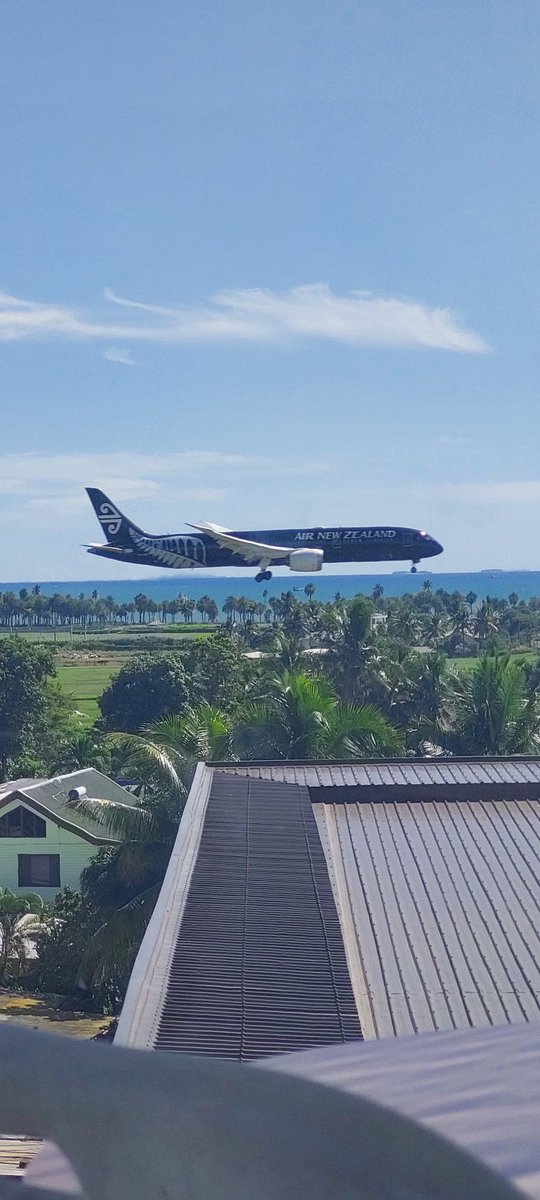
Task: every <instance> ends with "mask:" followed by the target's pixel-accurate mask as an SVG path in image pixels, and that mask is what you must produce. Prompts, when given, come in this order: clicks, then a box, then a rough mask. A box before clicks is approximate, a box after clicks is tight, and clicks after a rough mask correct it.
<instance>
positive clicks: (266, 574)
mask: <svg viewBox="0 0 540 1200" xmlns="http://www.w3.org/2000/svg"><path fill="white" fill-rule="evenodd" d="M271 578H272V572H271V571H258V572H257V574H256V576H255V583H266V580H267V579H271Z"/></svg>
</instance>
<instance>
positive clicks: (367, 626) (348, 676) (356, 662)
mask: <svg viewBox="0 0 540 1200" xmlns="http://www.w3.org/2000/svg"><path fill="white" fill-rule="evenodd" d="M372 616H373V605H372V604H371V602H370V601H369V600H367V599H366V598H365V597H364V596H356V597H355V598H354V600H352V601H351V603H350V604H348V605H345V606H344V607H343V608H340V607H337V608H335V609H334V610H333V612H332V614H331V624H330V628H329V629H328V630H327V637H326V639H325V640H326V645H327V646H328V649H329V651H330V654H329V661H330V667H331V670H332V674H333V678H334V681H335V683H336V686H337V687H338V690H339V694H340V696H341V698H342V700H344V701H345V702H346V703H348V702H350V701H352V700H358V699H359V697H360V694H361V692H362V691H363V687H362V674H363V672H364V669H365V667H366V664H367V663H368V662H369V661H370V660H371V659H372V658H373V657H374V654H375V647H374V644H373V639H372V637H371V621H372Z"/></svg>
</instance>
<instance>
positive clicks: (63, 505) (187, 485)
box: [0, 450, 327, 521]
mask: <svg viewBox="0 0 540 1200" xmlns="http://www.w3.org/2000/svg"><path fill="white" fill-rule="evenodd" d="M326 469H327V468H326V466H325V464H324V463H320V462H319V463H317V462H311V463H306V465H305V466H304V467H302V466H301V465H300V464H298V463H296V462H293V461H292V460H290V459H275V458H272V457H268V458H265V457H264V456H262V455H261V456H257V455H254V456H253V457H249V456H248V455H241V454H225V453H221V452H220V451H218V450H187V451H184V452H183V453H178V454H148V455H146V454H136V453H130V452H129V451H126V452H118V453H110V454H107V453H104V454H94V453H77V454H30V453H29V454H4V455H0V506H1V508H2V510H3V517H7V516H8V515H9V517H10V519H11V520H18V519H19V518H21V519H22V518H24V516H25V514H28V512H32V513H34V514H35V513H38V512H40V511H41V512H45V513H47V514H50V513H52V512H56V513H57V515H59V516H60V515H63V516H64V517H67V516H69V515H74V514H79V515H80V514H83V513H84V512H85V511H86V512H87V513H88V514H90V513H91V510H90V506H89V503H88V499H87V496H86V493H85V490H84V489H85V486H87V485H88V486H95V487H100V488H102V489H103V491H105V492H106V493H107V494H109V495H111V496H112V498H113V499H114V500H116V501H117V503H119V504H124V503H126V502H128V501H129V502H131V501H136V502H137V506H138V509H137V514H135V513H133V516H134V517H135V519H136V520H137V519H140V520H141V521H142V520H143V519H144V512H142V511H141V510H142V508H143V505H144V506H146V507H147V511H148V513H149V516H150V515H151V512H152V510H154V511H155V510H156V507H157V508H160V509H161V510H162V511H163V510H165V511H167V510H168V509H170V508H171V506H172V508H173V509H174V507H175V506H176V505H177V504H181V503H184V502H185V503H190V504H197V505H199V504H207V503H211V504H221V503H222V502H223V500H224V499H225V498H226V496H227V495H228V492H229V490H231V489H232V488H233V486H234V485H235V484H236V483H237V481H238V480H239V479H244V480H249V479H252V478H253V477H255V476H256V477H257V478H261V477H262V476H264V477H266V478H267V479H273V478H275V477H279V476H280V475H283V476H289V475H298V476H301V475H302V474H306V473H307V474H309V475H312V474H313V473H314V472H315V473H317V472H318V473H320V472H323V471H325V470H326ZM196 515H198V514H196Z"/></svg>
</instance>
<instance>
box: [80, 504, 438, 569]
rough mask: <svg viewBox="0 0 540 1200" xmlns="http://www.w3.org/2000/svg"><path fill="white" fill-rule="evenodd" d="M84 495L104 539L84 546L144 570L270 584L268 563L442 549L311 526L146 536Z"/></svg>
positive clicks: (390, 556)
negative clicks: (243, 576) (233, 570)
mask: <svg viewBox="0 0 540 1200" xmlns="http://www.w3.org/2000/svg"><path fill="white" fill-rule="evenodd" d="M87 491H88V495H89V498H90V501H91V504H92V507H93V509H94V512H95V514H96V516H97V518H98V521H99V523H100V525H101V528H102V530H103V532H104V534H105V536H106V538H107V542H106V544H105V545H96V544H94V545H92V546H89V547H88V550H89V551H90V553H91V554H97V555H99V556H100V557H102V558H111V559H113V560H115V561H116V562H118V561H123V562H129V563H136V564H137V565H138V566H139V565H140V566H145V567H170V568H172V569H173V570H186V569H187V570H193V569H196V568H199V569H200V568H202V567H239V566H240V567H249V566H254V565H257V566H259V568H260V569H259V571H258V574H257V575H256V579H258V580H262V579H269V578H270V572H269V571H268V567H269V566H270V565H271V564H276V565H278V566H279V565H282V566H288V567H289V568H290V569H291V570H292V571H303V572H312V571H320V570H321V568H322V566H323V563H325V562H326V563H355V562H400V561H407V560H409V561H410V562H412V563H413V564H414V563H417V562H420V559H422V558H431V557H432V556H433V555H434V554H440V553H441V551H442V546H441V545H440V544H439V542H436V541H435V539H434V538H432V537H430V535H429V534H428V533H422V532H420V530H418V529H408V528H402V527H400V526H394V525H359V526H357V525H353V526H344V527H342V526H335V525H334V526H330V527H328V528H323V527H320V526H315V527H314V528H311V529H298V528H297V527H293V528H292V529H266V530H255V531H249V530H232V529H222V528H221V526H219V525H211V524H210V523H208V522H207V523H205V524H201V525H197V526H194V527H193V532H192V531H191V530H190V531H189V532H186V533H161V534H152V533H145V532H144V530H143V529H140V528H139V526H138V525H135V524H134V522H132V521H130V519H129V517H126V516H125V515H124V513H122V512H121V511H120V509H119V508H117V507H116V505H115V504H114V503H113V501H111V500H109V497H108V496H106V495H105V494H104V493H103V492H101V491H100V490H99V489H98V488H87Z"/></svg>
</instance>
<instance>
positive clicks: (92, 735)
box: [50, 729, 111, 775]
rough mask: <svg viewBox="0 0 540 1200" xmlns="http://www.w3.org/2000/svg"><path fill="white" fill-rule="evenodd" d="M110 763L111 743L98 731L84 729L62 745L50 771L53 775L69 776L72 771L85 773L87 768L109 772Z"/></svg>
mask: <svg viewBox="0 0 540 1200" xmlns="http://www.w3.org/2000/svg"><path fill="white" fill-rule="evenodd" d="M110 762H111V746H110V743H109V742H107V741H106V740H105V739H104V738H103V736H102V735H100V734H99V733H98V732H97V730H95V729H83V730H80V731H79V732H77V733H74V734H73V735H72V737H70V738H67V739H66V741H64V742H62V743H61V744H60V746H59V747H58V749H57V751H56V758H55V759H54V762H53V763H52V764H51V766H50V769H51V770H52V773H53V775H68V774H69V772H70V771H83V770H84V769H85V767H94V768H95V769H96V771H108V770H109V767H110Z"/></svg>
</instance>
